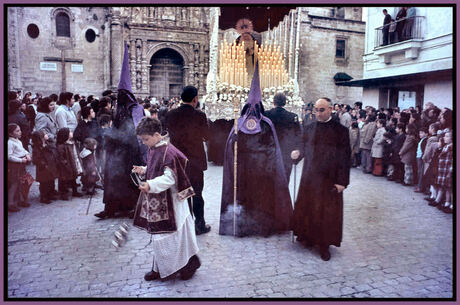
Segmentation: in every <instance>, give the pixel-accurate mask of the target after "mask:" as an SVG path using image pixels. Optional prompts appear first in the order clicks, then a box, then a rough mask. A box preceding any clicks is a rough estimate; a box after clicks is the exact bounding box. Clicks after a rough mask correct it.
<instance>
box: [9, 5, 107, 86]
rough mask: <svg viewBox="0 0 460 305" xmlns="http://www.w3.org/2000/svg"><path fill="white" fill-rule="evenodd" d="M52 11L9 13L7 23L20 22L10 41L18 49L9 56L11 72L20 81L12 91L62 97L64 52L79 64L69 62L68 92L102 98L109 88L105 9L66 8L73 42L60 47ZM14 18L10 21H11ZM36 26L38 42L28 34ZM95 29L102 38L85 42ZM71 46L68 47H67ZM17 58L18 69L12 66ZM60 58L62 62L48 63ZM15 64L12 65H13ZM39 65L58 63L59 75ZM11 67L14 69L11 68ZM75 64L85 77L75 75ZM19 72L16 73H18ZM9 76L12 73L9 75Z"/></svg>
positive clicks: (14, 81)
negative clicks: (106, 71) (106, 75)
mask: <svg viewBox="0 0 460 305" xmlns="http://www.w3.org/2000/svg"><path fill="white" fill-rule="evenodd" d="M54 12H56V8H53V7H17V8H10V9H9V10H8V22H9V24H10V20H12V21H13V20H15V19H16V20H17V24H15V25H16V26H13V28H12V29H11V34H12V35H10V33H9V35H8V40H9V41H10V43H11V45H13V46H15V48H14V53H15V54H14V55H13V54H12V53H9V54H8V55H9V56H8V63H9V65H8V69H9V72H11V73H12V75H15V73H17V74H18V77H17V78H13V79H12V83H9V87H10V88H22V89H23V90H24V91H32V92H40V93H42V94H44V95H49V94H51V93H59V92H61V90H62V65H61V61H60V59H61V50H62V52H64V57H65V59H68V60H69V59H70V60H77V61H78V62H66V63H65V66H66V79H67V80H66V83H65V90H66V91H71V92H74V93H77V92H78V93H82V94H85V95H88V94H98V95H99V94H100V93H101V92H102V91H103V90H104V89H105V88H106V86H107V79H106V78H105V73H104V72H105V66H104V63H105V62H106V61H107V60H108V54H107V53H106V52H104V44H105V41H106V39H107V30H104V29H102V28H103V27H105V24H106V21H105V15H106V13H107V9H106V8H91V9H90V8H84V7H72V8H67V12H69V15H70V32H71V38H70V39H69V40H68V41H66V44H65V45H60V44H59V41H58V38H56V23H55V19H54V17H53V13H54ZM10 18H11V19H10ZM31 23H33V24H36V25H37V26H38V28H39V31H40V32H39V36H38V37H37V38H35V39H33V38H31V37H30V36H29V35H28V34H27V27H28V25H29V24H31ZM90 28H91V29H93V30H94V31H95V32H96V34H98V35H99V36H97V37H96V39H95V41H94V42H92V43H89V42H88V41H87V40H86V38H85V33H86V30H87V29H90ZM67 42H68V43H67ZM15 56H18V57H19V64H20V65H19V67H18V66H17V63H16V65H14V64H13V62H14V58H15ZM45 58H57V59H58V60H59V61H50V60H45ZM12 61H13V62H12ZM40 62H49V63H56V65H57V71H42V70H40ZM10 64H11V66H10ZM72 64H82V65H83V73H81V72H72V71H71V65H72ZM18 68H19V71H16V72H13V71H14V70H15V69H18ZM9 74H10V73H9Z"/></svg>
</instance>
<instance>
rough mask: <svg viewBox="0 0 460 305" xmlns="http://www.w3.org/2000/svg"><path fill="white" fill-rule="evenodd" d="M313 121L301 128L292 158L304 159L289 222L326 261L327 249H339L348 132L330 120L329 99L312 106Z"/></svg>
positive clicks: (347, 173)
mask: <svg viewBox="0 0 460 305" xmlns="http://www.w3.org/2000/svg"><path fill="white" fill-rule="evenodd" d="M314 112H315V114H316V118H317V121H316V122H313V123H311V124H308V125H306V126H305V127H304V131H303V136H302V145H301V150H300V151H298V150H297V151H293V152H292V155H291V156H292V159H294V160H297V161H298V160H300V159H301V158H304V165H303V170H302V178H301V180H300V187H299V193H298V196H297V200H296V202H295V205H294V216H293V221H292V226H293V231H294V235H296V236H297V241H299V242H301V243H303V244H304V245H305V246H307V247H310V246H313V245H318V246H319V248H320V254H321V258H322V259H323V260H325V261H327V260H329V259H330V257H331V255H330V252H329V246H330V245H334V246H336V247H340V243H341V241H342V225H343V197H342V192H343V190H344V189H345V188H346V187H347V185H348V184H349V180H350V144H349V141H350V140H349V135H348V129H347V128H346V127H344V126H342V125H341V124H340V123H338V122H336V121H335V120H332V117H331V113H332V104H331V101H330V99H328V98H321V99H319V100H318V101H316V103H315V106H314Z"/></svg>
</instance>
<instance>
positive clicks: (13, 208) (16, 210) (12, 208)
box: [8, 206, 21, 212]
mask: <svg viewBox="0 0 460 305" xmlns="http://www.w3.org/2000/svg"><path fill="white" fill-rule="evenodd" d="M20 210H21V209H20V208H18V207H17V206H11V207H8V212H19V211H20Z"/></svg>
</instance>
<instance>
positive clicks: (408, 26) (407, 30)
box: [403, 6, 417, 40]
mask: <svg viewBox="0 0 460 305" xmlns="http://www.w3.org/2000/svg"><path fill="white" fill-rule="evenodd" d="M406 10H407V15H406V22H405V24H404V30H403V38H404V40H408V39H412V29H413V27H414V22H415V15H416V12H417V10H416V9H415V7H413V6H412V7H406Z"/></svg>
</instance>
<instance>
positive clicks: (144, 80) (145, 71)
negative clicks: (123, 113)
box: [141, 40, 149, 92]
mask: <svg viewBox="0 0 460 305" xmlns="http://www.w3.org/2000/svg"><path fill="white" fill-rule="evenodd" d="M141 65H142V68H141V69H142V91H145V92H147V90H148V87H147V84H148V81H149V79H148V78H149V74H148V68H147V41H146V40H143V41H142V62H141Z"/></svg>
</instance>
